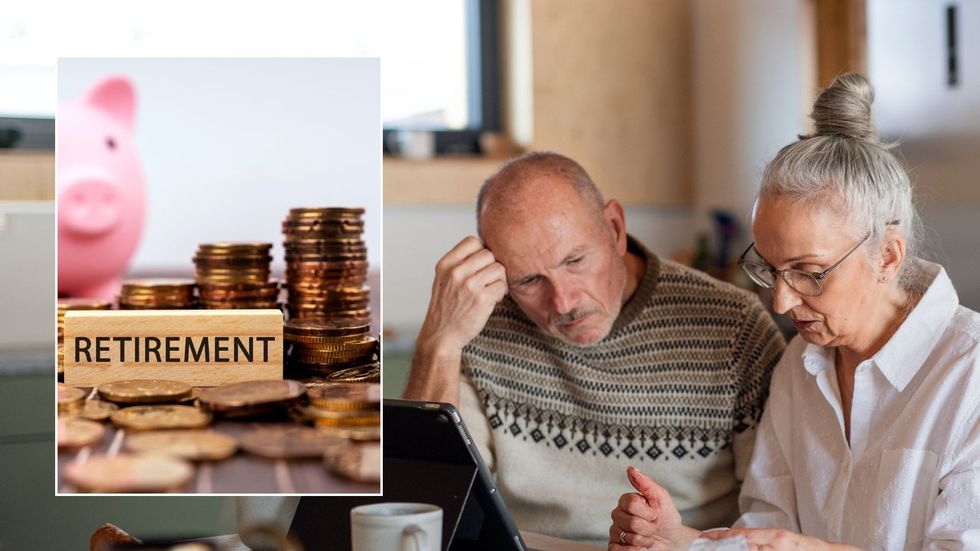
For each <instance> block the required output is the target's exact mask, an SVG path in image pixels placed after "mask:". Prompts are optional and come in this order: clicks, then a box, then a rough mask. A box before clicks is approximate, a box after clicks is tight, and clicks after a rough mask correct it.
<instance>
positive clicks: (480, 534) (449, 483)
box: [290, 400, 528, 551]
mask: <svg viewBox="0 0 980 551" xmlns="http://www.w3.org/2000/svg"><path fill="white" fill-rule="evenodd" d="M383 408H384V412H383V413H384V445H383V448H384V487H383V491H384V494H383V496H381V497H357V498H345V497H303V498H301V499H300V502H299V505H298V506H297V509H296V514H295V516H294V517H293V522H292V524H291V526H290V531H291V532H292V533H293V534H294V535H295V536H296V537H297V538H299V539H300V541H301V542H302V544H303V546H304V548H305V549H307V550H317V549H350V546H351V542H350V510H351V508H352V507H355V506H357V505H361V504H365V503H377V502H384V501H416V502H423V503H433V504H435V505H438V506H440V507H442V510H443V517H442V518H443V535H442V548H443V550H444V551H470V550H477V551H489V550H493V551H528V549H527V545H526V544H525V543H524V540H523V539H522V538H521V535H520V533H519V532H518V530H517V527H516V526H515V525H514V521H513V520H512V519H511V516H510V513H508V511H507V507H506V506H505V505H504V502H503V500H502V499H501V498H500V496H499V495H498V493H497V489H496V486H495V485H494V481H493V476H492V475H491V474H490V471H489V470H488V469H487V467H486V464H484V462H483V459H482V458H481V457H480V453H479V451H478V450H477V448H476V445H475V444H474V443H473V442H472V440H471V439H470V437H469V432H468V431H467V430H466V426H465V425H464V423H463V420H462V418H461V417H460V415H459V412H458V411H457V410H456V408H455V407H454V406H452V405H450V404H443V403H433V402H416V401H410V400H385V401H384V406H383Z"/></svg>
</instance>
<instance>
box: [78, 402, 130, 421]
mask: <svg viewBox="0 0 980 551" xmlns="http://www.w3.org/2000/svg"><path fill="white" fill-rule="evenodd" d="M118 409H119V406H117V405H116V404H113V403H111V402H103V401H102V400H85V402H84V403H83V405H82V407H81V409H79V410H78V411H76V412H74V415H75V416H76V417H81V418H82V419H88V420H89V421H105V420H106V419H108V418H109V416H110V415H112V412H114V411H117V410H118Z"/></svg>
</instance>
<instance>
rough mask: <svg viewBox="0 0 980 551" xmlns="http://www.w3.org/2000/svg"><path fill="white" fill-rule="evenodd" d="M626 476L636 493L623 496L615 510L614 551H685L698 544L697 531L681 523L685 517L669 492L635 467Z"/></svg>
mask: <svg viewBox="0 0 980 551" xmlns="http://www.w3.org/2000/svg"><path fill="white" fill-rule="evenodd" d="M626 476H627V478H629V481H630V484H632V485H633V487H634V488H636V492H635V493H629V494H623V495H622V497H620V498H619V505H618V506H617V507H616V508H615V509H613V512H612V520H613V523H612V526H610V527H609V550H610V551H641V550H643V551H646V550H651V551H666V550H668V549H677V548H681V549H683V548H685V547H686V546H687V545H688V544H690V542H691V541H694V539H695V538H696V537H697V535H698V532H697V530H694V529H692V528H688V527H686V526H684V525H683V524H681V514H680V513H679V512H678V511H677V508H676V507H674V502H673V500H671V499H670V494H669V493H667V490H664V489H663V488H661V487H660V486H658V485H657V483H656V482H654V481H653V480H651V479H650V477H648V476H647V475H645V474H643V473H641V472H640V471H639V470H638V469H636V468H635V467H630V468H629V469H627V470H626ZM624 542H625V543H624Z"/></svg>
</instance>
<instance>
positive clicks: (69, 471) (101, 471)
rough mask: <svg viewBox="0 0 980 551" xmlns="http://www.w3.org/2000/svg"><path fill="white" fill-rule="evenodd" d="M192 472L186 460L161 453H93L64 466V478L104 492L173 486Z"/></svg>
mask: <svg viewBox="0 0 980 551" xmlns="http://www.w3.org/2000/svg"><path fill="white" fill-rule="evenodd" d="M193 474H194V468H193V467H191V465H190V463H188V462H186V461H184V460H183V459H178V458H176V457H168V456H164V455H117V456H114V457H109V456H105V455H103V456H95V457H91V458H89V459H88V460H87V461H84V462H73V463H70V464H69V465H68V466H67V467H66V468H65V478H66V479H68V481H69V482H71V483H72V484H74V485H75V486H77V487H78V488H79V489H81V490H86V491H90V492H107V493H110V492H112V493H115V492H132V493H141V492H167V491H171V490H177V489H179V488H180V487H182V486H183V485H185V484H187V482H188V481H189V480H190V479H191V476H192V475H193Z"/></svg>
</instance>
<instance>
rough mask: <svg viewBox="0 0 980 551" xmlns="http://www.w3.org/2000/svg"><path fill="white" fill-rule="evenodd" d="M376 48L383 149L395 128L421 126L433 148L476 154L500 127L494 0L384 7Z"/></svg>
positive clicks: (436, 0) (430, 0)
mask: <svg viewBox="0 0 980 551" xmlns="http://www.w3.org/2000/svg"><path fill="white" fill-rule="evenodd" d="M387 10H388V11H387V13H386V17H385V18H384V21H385V23H384V26H385V27H386V29H385V31H386V32H385V33H384V46H383V48H382V91H381V98H382V106H381V108H382V118H383V121H384V128H385V140H384V143H385V151H386V152H387V151H389V149H388V144H389V143H390V140H389V134H390V133H391V132H393V131H397V130H429V131H433V132H434V134H435V148H436V152H437V153H478V152H479V151H480V149H479V134H480V132H482V131H497V130H499V129H500V112H499V64H498V39H497V32H498V31H497V28H498V23H497V21H498V16H497V2H496V1H494V0H464V1H462V2H445V1H439V0H426V1H420V2H411V3H409V2H405V3H398V4H395V5H388V6H387Z"/></svg>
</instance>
